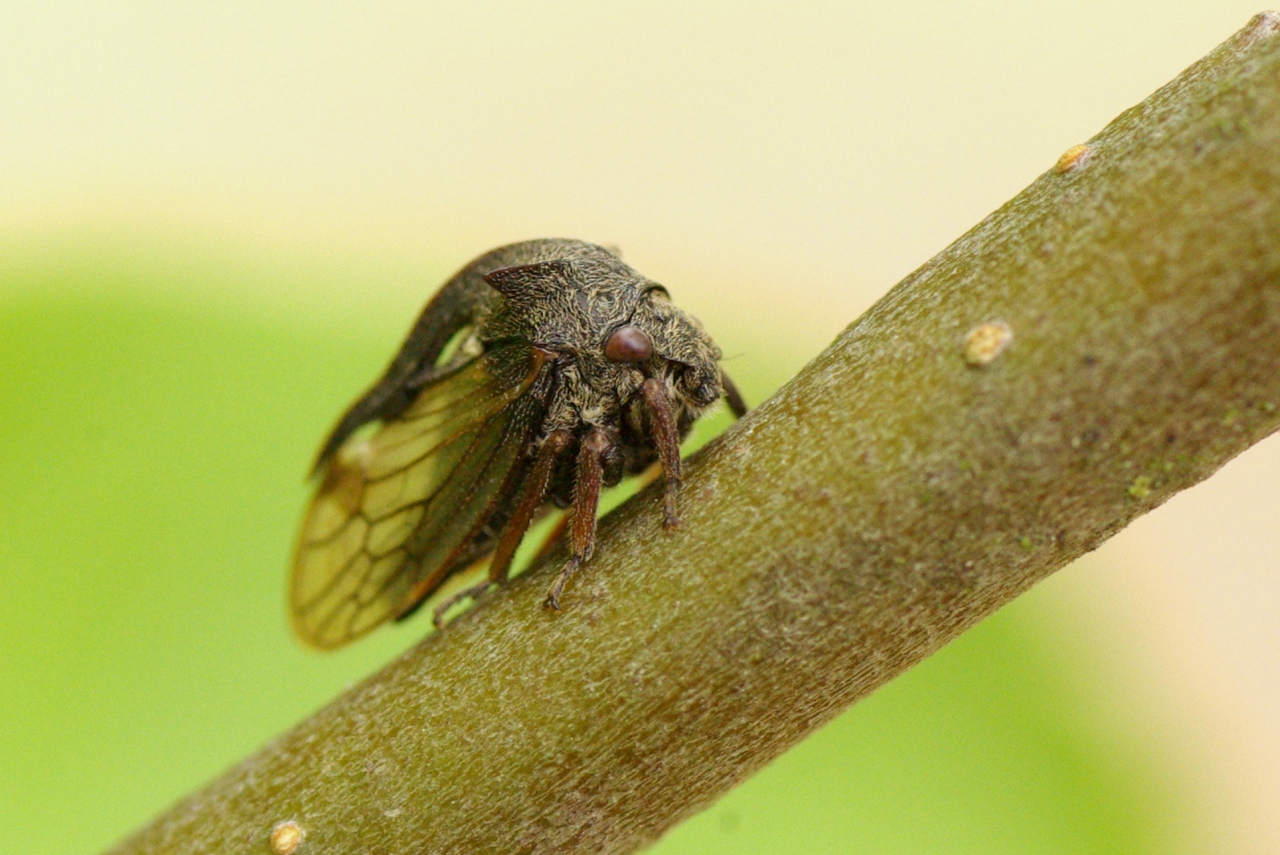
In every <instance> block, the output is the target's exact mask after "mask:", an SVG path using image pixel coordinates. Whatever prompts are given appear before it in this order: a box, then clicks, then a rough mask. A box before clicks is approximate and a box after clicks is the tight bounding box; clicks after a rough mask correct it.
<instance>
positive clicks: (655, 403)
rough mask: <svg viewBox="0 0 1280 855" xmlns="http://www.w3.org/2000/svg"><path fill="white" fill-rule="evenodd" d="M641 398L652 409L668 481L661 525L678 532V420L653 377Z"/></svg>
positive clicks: (679, 479)
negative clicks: (676, 529) (672, 413)
mask: <svg viewBox="0 0 1280 855" xmlns="http://www.w3.org/2000/svg"><path fill="white" fill-rule="evenodd" d="M640 395H641V397H643V398H644V403H645V406H646V407H648V409H649V421H650V424H651V425H652V427H653V444H654V445H656V446H657V447H658V460H660V461H661V462H662V474H663V475H664V476H665V478H666V484H665V490H664V492H663V494H662V499H663V520H662V524H663V526H664V527H666V528H668V529H672V528H678V527H679V525H680V517H679V516H678V515H677V514H676V494H677V493H678V492H679V491H680V481H681V479H682V478H683V474H682V471H681V468H680V437H679V436H678V435H677V434H676V420H675V418H674V417H673V416H672V415H671V406H670V405H669V404H668V403H667V395H666V390H665V389H664V388H663V385H662V381H661V380H658V379H657V378H654V377H650V378H649V379H648V380H646V381H644V385H642V386H641V387H640Z"/></svg>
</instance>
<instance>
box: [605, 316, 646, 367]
mask: <svg viewBox="0 0 1280 855" xmlns="http://www.w3.org/2000/svg"><path fill="white" fill-rule="evenodd" d="M604 355H605V358H606V359H608V360H609V361H610V362H644V361H645V360H646V359H648V358H649V357H650V356H653V339H651V338H649V334H648V333H646V332H645V331H644V330H642V329H640V328H639V327H633V326H631V325H630V324H628V325H627V326H625V327H618V328H617V329H616V330H614V331H613V335H611V336H609V340H608V341H606V342H605V343H604Z"/></svg>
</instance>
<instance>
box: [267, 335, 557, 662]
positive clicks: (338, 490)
mask: <svg viewBox="0 0 1280 855" xmlns="http://www.w3.org/2000/svg"><path fill="white" fill-rule="evenodd" d="M516 347H519V348H520V350H522V351H525V352H529V353H530V354H531V355H530V357H529V359H528V360H527V361H526V360H524V359H523V358H521V357H520V355H519V354H517V353H513V352H512V350H513V349H514V348H516ZM545 362H546V355H545V353H544V352H542V351H540V350H537V349H530V348H527V346H519V345H512V346H509V347H506V348H502V349H501V350H499V351H490V352H487V353H485V354H482V355H481V356H478V357H476V358H475V359H474V360H472V361H471V362H469V363H467V364H466V365H464V366H462V367H461V368H459V369H457V370H456V371H454V372H452V373H450V374H448V375H446V376H444V377H441V378H440V379H438V380H436V381H433V382H432V383H431V384H430V385H428V386H427V387H425V388H424V389H423V391H422V392H421V393H420V394H419V396H418V398H417V399H416V400H415V401H414V402H413V404H412V405H411V406H410V407H409V408H408V409H407V410H405V411H404V412H403V413H402V414H400V415H399V416H398V417H397V418H395V419H394V420H392V421H391V422H388V423H387V424H385V425H383V426H382V428H381V429H380V430H379V431H378V432H377V433H375V434H373V435H372V436H369V437H367V438H360V437H359V435H357V436H356V437H353V438H352V439H349V440H348V441H347V442H346V443H345V444H344V445H343V446H342V448H341V449H340V450H339V451H338V453H337V454H336V455H334V457H333V458H332V459H331V460H329V462H328V463H327V465H326V467H325V469H324V470H323V473H324V480H323V481H322V483H321V485H320V488H319V490H318V491H317V493H316V496H315V498H314V499H313V500H312V502H311V505H310V507H309V508H308V510H307V514H306V517H305V518H304V520H303V523H302V531H301V533H300V535H299V539H298V548H297V551H296V553H295V556H294V563H293V575H292V581H291V586H290V607H291V613H292V617H293V626H294V629H295V630H296V631H297V633H298V635H299V636H300V637H301V638H302V639H303V640H304V641H306V642H307V643H308V644H312V645H314V646H316V647H321V648H333V647H338V646H341V645H343V644H346V643H347V642H349V641H351V640H353V639H355V638H358V637H360V636H362V635H364V634H365V633H366V632H368V631H369V630H371V629H373V628H374V627H376V626H378V625H379V624H381V623H383V622H385V621H387V620H389V619H391V618H394V617H396V616H397V615H399V614H401V613H403V612H404V611H406V610H408V609H409V608H410V607H412V606H414V605H415V604H417V603H418V602H419V601H421V600H422V599H423V598H424V597H426V596H428V595H429V594H430V593H431V592H432V591H433V590H435V589H436V588H438V587H439V586H440V584H441V583H443V582H444V580H445V579H446V578H447V577H448V576H449V575H450V574H451V573H453V572H455V571H456V570H458V569H460V568H461V567H464V566H466V565H468V564H470V563H471V562H473V561H475V560H476V559H478V558H480V557H481V556H482V554H483V552H484V551H485V550H484V549H483V548H481V547H483V545H484V544H483V543H482V541H483V540H484V538H482V537H481V535H482V533H483V532H484V531H485V528H486V524H487V523H489V522H490V521H491V519H492V517H493V516H494V514H495V513H497V512H499V511H500V510H502V509H504V508H505V506H506V505H508V504H509V500H510V497H511V495H512V494H513V492H514V491H515V490H516V489H517V488H518V485H519V479H520V476H521V474H522V470H523V468H524V467H525V465H526V461H525V459H524V453H525V449H526V446H527V442H528V438H529V434H530V431H531V429H532V427H533V425H534V424H535V423H536V419H537V415H538V413H539V412H540V411H541V407H542V395H541V394H540V392H541V391H542V389H543V388H544V387H545V386H546V372H545V371H543V367H544V364H545ZM513 365H514V367H515V368H517V369H518V370H517V371H516V372H514V374H515V376H514V377H513V376H511V375H512V374H513V371H512V370H510V369H511V367H512V366H513Z"/></svg>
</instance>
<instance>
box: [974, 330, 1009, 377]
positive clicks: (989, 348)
mask: <svg viewBox="0 0 1280 855" xmlns="http://www.w3.org/2000/svg"><path fill="white" fill-rule="evenodd" d="M1012 343H1013V328H1012V327H1010V326H1009V325H1008V324H1006V323H1005V322H1004V321H988V322H987V323H985V324H979V325H978V326H976V327H974V328H973V329H971V330H969V334H968V335H967V336H965V339H964V361H965V362H967V363H969V364H970V365H973V366H976V367H979V368H980V367H982V366H984V365H990V364H991V363H992V362H994V361H995V360H996V357H998V356H999V355H1000V354H1002V353H1004V351H1005V349H1006V348H1007V347H1008V346H1009V345H1010V344H1012Z"/></svg>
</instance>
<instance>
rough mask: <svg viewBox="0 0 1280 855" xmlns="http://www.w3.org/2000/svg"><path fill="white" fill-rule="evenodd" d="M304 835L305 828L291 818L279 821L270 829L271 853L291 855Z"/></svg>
mask: <svg viewBox="0 0 1280 855" xmlns="http://www.w3.org/2000/svg"><path fill="white" fill-rule="evenodd" d="M306 837H307V832H306V830H305V829H304V828H303V827H302V826H301V825H298V823H296V822H294V821H293V820H291V819H290V820H287V821H285V822H282V823H279V824H278V825H276V827H275V828H273V829H271V841H270V843H271V852H272V855H293V853H294V852H297V851H298V847H299V846H301V845H302V841H303V840H305V839H306Z"/></svg>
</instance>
